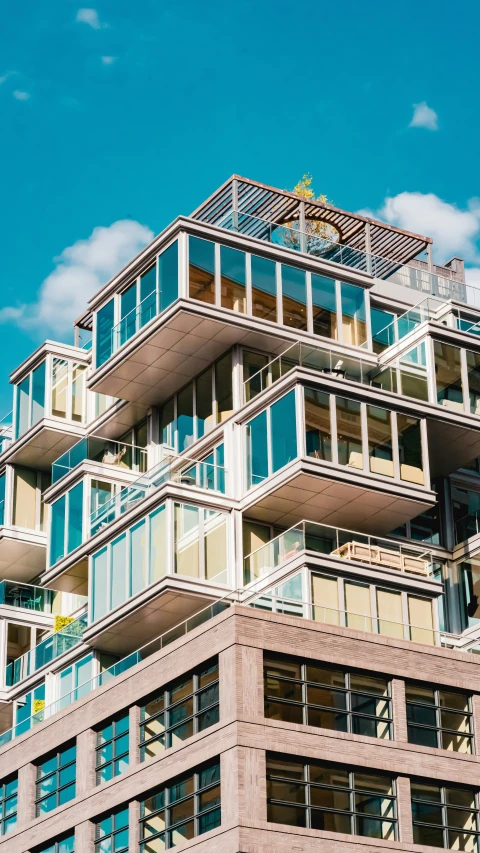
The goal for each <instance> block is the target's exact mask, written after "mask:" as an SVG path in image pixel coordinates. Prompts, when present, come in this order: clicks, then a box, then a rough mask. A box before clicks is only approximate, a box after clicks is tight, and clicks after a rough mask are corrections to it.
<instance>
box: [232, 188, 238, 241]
mask: <svg viewBox="0 0 480 853" xmlns="http://www.w3.org/2000/svg"><path fill="white" fill-rule="evenodd" d="M232 208H233V216H232V219H233V221H232V225H233V231H238V181H237V179H236V178H234V179H233V181H232Z"/></svg>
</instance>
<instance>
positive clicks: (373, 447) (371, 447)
mask: <svg viewBox="0 0 480 853" xmlns="http://www.w3.org/2000/svg"><path fill="white" fill-rule="evenodd" d="M367 431H368V456H369V460H370V471H371V472H372V473H373V474H382V475H383V476H384V477H393V445H392V422H391V413H390V412H389V411H388V409H380V408H378V407H377V406H367Z"/></svg>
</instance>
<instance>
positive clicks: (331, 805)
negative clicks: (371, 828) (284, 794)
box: [310, 785, 350, 811]
mask: <svg viewBox="0 0 480 853" xmlns="http://www.w3.org/2000/svg"><path fill="white" fill-rule="evenodd" d="M310 801H311V804H312V806H321V807H322V808H324V809H337V810H340V811H348V810H349V809H350V793H349V792H348V791H338V790H335V788H317V787H315V785H312V787H311V788H310Z"/></svg>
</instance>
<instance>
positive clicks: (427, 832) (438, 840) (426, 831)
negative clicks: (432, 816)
mask: <svg viewBox="0 0 480 853" xmlns="http://www.w3.org/2000/svg"><path fill="white" fill-rule="evenodd" d="M413 841H414V843H415V844H426V845H430V846H431V847H443V846H444V844H443V830H442V829H437V828H435V827H433V826H416V825H414V827H413Z"/></svg>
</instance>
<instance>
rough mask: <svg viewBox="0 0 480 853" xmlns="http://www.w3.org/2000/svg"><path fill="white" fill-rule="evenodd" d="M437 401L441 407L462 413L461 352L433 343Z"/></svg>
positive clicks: (436, 342)
mask: <svg viewBox="0 0 480 853" xmlns="http://www.w3.org/2000/svg"><path fill="white" fill-rule="evenodd" d="M433 351H434V356H435V381H436V385H437V401H438V402H439V403H440V405H441V406H447V407H448V408H449V409H456V410H458V411H463V390H462V365H461V350H460V349H459V348H458V347H452V346H450V344H444V343H441V342H440V341H434V342H433Z"/></svg>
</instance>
